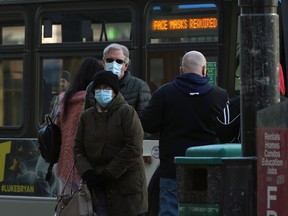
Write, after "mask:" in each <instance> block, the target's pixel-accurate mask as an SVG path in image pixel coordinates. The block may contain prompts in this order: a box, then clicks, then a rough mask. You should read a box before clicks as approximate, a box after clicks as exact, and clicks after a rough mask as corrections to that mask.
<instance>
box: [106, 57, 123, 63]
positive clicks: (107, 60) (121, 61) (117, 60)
mask: <svg viewBox="0 0 288 216" xmlns="http://www.w3.org/2000/svg"><path fill="white" fill-rule="evenodd" d="M105 61H106V62H108V63H111V62H114V61H116V62H117V63H118V64H123V63H124V60H122V59H112V58H106V59H105Z"/></svg>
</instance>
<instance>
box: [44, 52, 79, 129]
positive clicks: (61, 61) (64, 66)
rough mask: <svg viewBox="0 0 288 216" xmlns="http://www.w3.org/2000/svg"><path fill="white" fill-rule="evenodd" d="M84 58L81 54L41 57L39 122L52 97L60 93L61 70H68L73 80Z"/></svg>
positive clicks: (49, 106) (51, 101) (46, 112)
mask: <svg viewBox="0 0 288 216" xmlns="http://www.w3.org/2000/svg"><path fill="white" fill-rule="evenodd" d="M84 58H85V57H83V56H69V57H67V56H64V57H57V58H42V60H41V65H42V84H41V85H40V91H39V99H40V100H39V101H40V104H39V107H40V122H39V123H40V124H42V123H43V121H44V117H45V114H48V113H50V111H51V108H52V103H53V98H54V97H55V96H58V95H59V94H60V93H61V92H60V89H59V81H60V74H61V72H62V71H63V70H66V71H68V72H70V74H71V82H73V77H74V75H75V73H76V71H77V69H78V67H79V65H80V64H81V62H82V60H83V59H84Z"/></svg>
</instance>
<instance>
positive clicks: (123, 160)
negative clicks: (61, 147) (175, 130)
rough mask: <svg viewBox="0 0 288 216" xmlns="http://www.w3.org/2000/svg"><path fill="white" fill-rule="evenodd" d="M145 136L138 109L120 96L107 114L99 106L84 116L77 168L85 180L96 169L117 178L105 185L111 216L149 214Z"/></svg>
mask: <svg viewBox="0 0 288 216" xmlns="http://www.w3.org/2000/svg"><path fill="white" fill-rule="evenodd" d="M143 133H144V132H143V128H142V126H141V122H140V119H139V117H138V115H137V113H136V111H135V109H134V108H133V107H132V106H130V105H128V104H127V102H126V101H125V100H124V98H123V96H122V95H121V94H120V93H119V94H118V95H117V96H116V97H115V98H114V99H113V101H112V102H111V103H110V104H109V105H108V111H107V112H98V111H97V108H96V106H95V107H93V108H89V109H88V110H86V111H85V112H83V114H82V115H81V118H80V122H79V125H78V131H77V134H76V138H75V146H74V157H75V161H76V168H77V170H78V172H79V174H80V175H81V176H82V175H83V173H84V172H85V171H87V170H91V169H93V170H94V171H95V172H96V173H97V174H101V173H102V172H104V171H105V173H108V174H109V176H112V177H113V179H114V180H112V181H111V182H107V184H106V185H105V193H106V205H107V211H108V213H109V215H113V216H114V215H117V216H122V215H123V216H135V215H137V214H139V213H144V212H146V211H147V208H148V204H147V203H148V201H147V188H146V187H147V185H146V177H145V171H144V162H143V158H142V151H143V150H142V145H143ZM96 196H97V194H96Z"/></svg>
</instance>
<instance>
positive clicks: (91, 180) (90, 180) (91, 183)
mask: <svg viewBox="0 0 288 216" xmlns="http://www.w3.org/2000/svg"><path fill="white" fill-rule="evenodd" d="M82 179H83V180H84V181H85V182H86V184H87V186H88V188H89V189H93V188H95V187H96V186H97V184H98V182H97V181H98V180H97V174H96V172H95V171H94V170H87V171H86V172H84V173H83V175H82Z"/></svg>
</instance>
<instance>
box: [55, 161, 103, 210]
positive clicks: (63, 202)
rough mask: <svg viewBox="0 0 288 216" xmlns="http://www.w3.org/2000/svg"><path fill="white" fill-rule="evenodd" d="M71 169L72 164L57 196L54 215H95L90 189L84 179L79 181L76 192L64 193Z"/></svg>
mask: <svg viewBox="0 0 288 216" xmlns="http://www.w3.org/2000/svg"><path fill="white" fill-rule="evenodd" d="M73 169H74V166H73V168H72V170H71V171H70V174H69V177H68V179H67V180H66V183H65V185H64V187H63V189H62V192H61V194H60V195H59V197H58V200H57V205H56V207H55V215H54V216H97V215H96V213H95V212H93V204H92V197H91V193H90V190H89V189H88V186H87V185H86V183H85V182H84V181H81V183H80V186H79V188H78V190H77V191H76V192H71V193H70V194H64V191H65V188H66V185H67V183H68V181H69V179H70V177H71V173H72V172H73Z"/></svg>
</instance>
